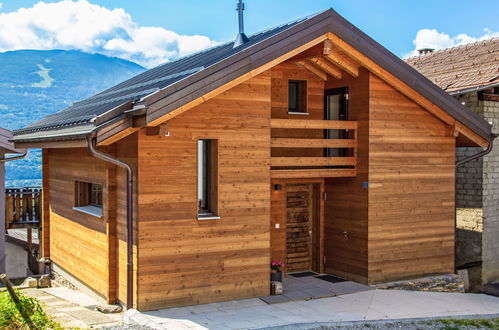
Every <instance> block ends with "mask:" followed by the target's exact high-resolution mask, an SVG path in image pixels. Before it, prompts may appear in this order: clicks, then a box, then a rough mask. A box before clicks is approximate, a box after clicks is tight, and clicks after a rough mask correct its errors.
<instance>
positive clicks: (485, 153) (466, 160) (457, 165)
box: [456, 134, 499, 169]
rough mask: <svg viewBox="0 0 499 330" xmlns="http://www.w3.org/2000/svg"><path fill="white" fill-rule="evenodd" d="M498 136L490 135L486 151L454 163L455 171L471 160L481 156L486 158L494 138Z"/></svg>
mask: <svg viewBox="0 0 499 330" xmlns="http://www.w3.org/2000/svg"><path fill="white" fill-rule="evenodd" d="M498 136H499V135H498V134H492V135H491V139H490V143H489V146H488V147H487V149H485V150H483V151H480V152H479V153H476V154H474V155H472V156H469V157H466V158H464V159H462V160H460V161H457V162H456V169H457V168H458V167H459V166H461V165H463V164H466V163H467V162H471V161H472V160H475V159H478V158H481V157H483V156H486V155H488V154H489V153H490V152H491V151H492V148H493V147H494V139H495V138H496V137H498Z"/></svg>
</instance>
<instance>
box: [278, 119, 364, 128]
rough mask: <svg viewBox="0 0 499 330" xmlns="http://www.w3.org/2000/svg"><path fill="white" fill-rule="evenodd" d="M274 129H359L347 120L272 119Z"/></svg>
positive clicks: (355, 124)
mask: <svg viewBox="0 0 499 330" xmlns="http://www.w3.org/2000/svg"><path fill="white" fill-rule="evenodd" d="M270 125H271V127H272V128H297V129H357V123H356V122H355V121H345V120H307V119H304V120H288V119H272V121H271V123H270Z"/></svg>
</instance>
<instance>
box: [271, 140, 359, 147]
mask: <svg viewBox="0 0 499 330" xmlns="http://www.w3.org/2000/svg"><path fill="white" fill-rule="evenodd" d="M270 146H271V147H278V148H355V147H356V146H357V140H355V139H329V140H326V139H286V138H273V139H271V140H270Z"/></svg>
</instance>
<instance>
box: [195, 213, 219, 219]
mask: <svg viewBox="0 0 499 330" xmlns="http://www.w3.org/2000/svg"><path fill="white" fill-rule="evenodd" d="M198 220H220V217H219V216H216V215H211V214H207V215H198Z"/></svg>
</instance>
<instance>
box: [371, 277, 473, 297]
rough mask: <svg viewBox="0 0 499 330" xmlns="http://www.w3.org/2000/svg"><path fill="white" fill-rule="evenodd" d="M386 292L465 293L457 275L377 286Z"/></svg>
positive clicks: (462, 283)
mask: <svg viewBox="0 0 499 330" xmlns="http://www.w3.org/2000/svg"><path fill="white" fill-rule="evenodd" d="M376 288H377V289H384V290H411V291H431V292H461V293H464V282H463V279H462V278H461V276H459V275H456V274H448V275H438V276H431V277H425V278H419V279H414V280H408V281H398V282H390V283H383V284H378V285H376Z"/></svg>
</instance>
